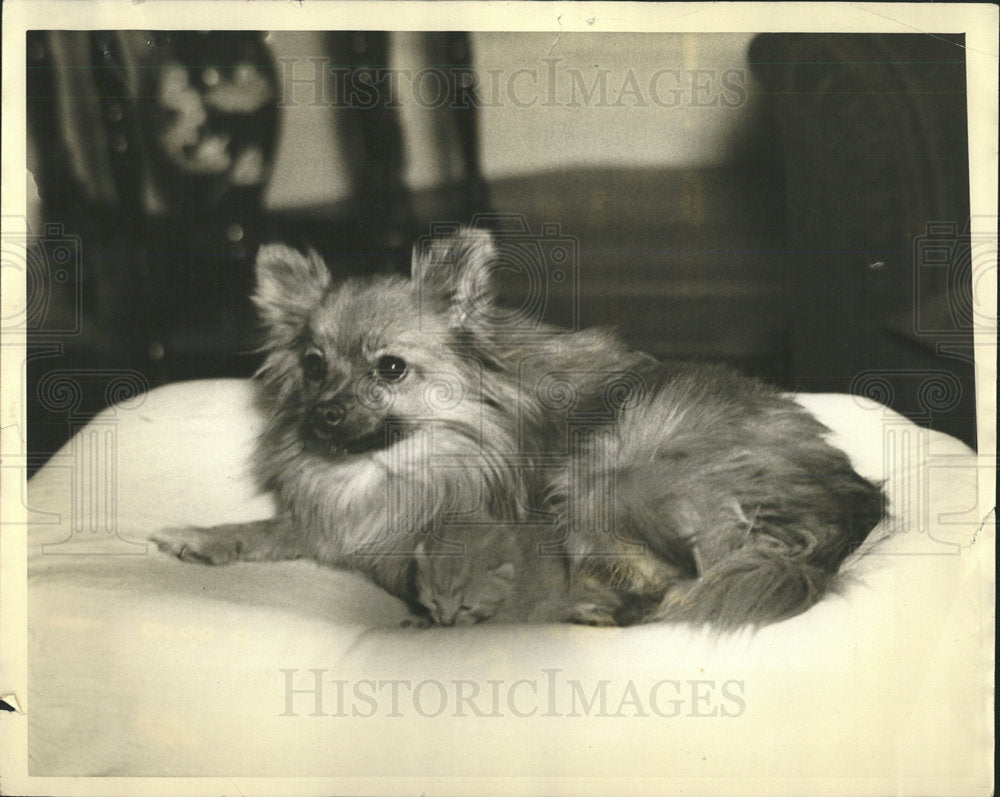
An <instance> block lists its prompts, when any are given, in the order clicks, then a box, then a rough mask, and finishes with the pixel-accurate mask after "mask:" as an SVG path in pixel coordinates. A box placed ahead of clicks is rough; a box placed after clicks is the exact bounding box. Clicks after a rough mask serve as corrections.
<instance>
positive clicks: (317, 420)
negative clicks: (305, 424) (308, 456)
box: [309, 399, 389, 454]
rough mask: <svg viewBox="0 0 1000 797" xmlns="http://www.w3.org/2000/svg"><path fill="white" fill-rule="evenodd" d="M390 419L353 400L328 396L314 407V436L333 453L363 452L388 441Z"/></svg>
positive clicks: (379, 446)
mask: <svg viewBox="0 0 1000 797" xmlns="http://www.w3.org/2000/svg"><path fill="white" fill-rule="evenodd" d="M387 420H388V419H386V418H384V417H382V416H380V415H376V414H374V413H371V412H369V411H368V410H366V409H364V408H363V407H359V406H358V405H357V404H356V403H354V402H351V401H349V400H348V401H344V400H342V399H329V400H327V401H323V402H320V403H319V404H317V405H316V406H315V407H313V409H312V410H311V412H310V414H309V423H310V426H311V427H312V436H313V437H314V438H315V439H316V441H317V442H318V443H319V444H320V447H321V448H322V449H323V450H324V451H326V452H327V453H330V454H344V453H346V454H363V453H366V452H368V451H373V450H376V449H381V448H385V447H386V446H387V445H388V444H389V441H388V433H387V427H386V422H387Z"/></svg>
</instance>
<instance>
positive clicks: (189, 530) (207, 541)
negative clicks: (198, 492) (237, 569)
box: [149, 526, 243, 565]
mask: <svg viewBox="0 0 1000 797" xmlns="http://www.w3.org/2000/svg"><path fill="white" fill-rule="evenodd" d="M236 528H238V527H236V526H216V527H215V528H208V529H205V528H197V527H194V526H187V527H183V528H171V529H161V530H160V531H157V532H156V533H155V534H152V535H151V536H150V538H149V539H150V541H151V542H154V543H156V545H157V547H158V548H159V549H160V550H161V551H163V552H164V553H169V554H172V555H174V556H176V557H177V558H178V559H181V560H182V561H185V562H196V563H198V564H202V565H225V564H229V563H230V562H234V561H236V560H237V559H239V558H240V554H241V553H242V552H243V541H242V540H241V539H240V538H239V536H238V535H236V534H234V533H227V531H228V532H232V531H234V530H235V529H236Z"/></svg>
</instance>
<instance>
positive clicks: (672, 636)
mask: <svg viewBox="0 0 1000 797" xmlns="http://www.w3.org/2000/svg"><path fill="white" fill-rule="evenodd" d="M799 400H800V401H801V403H802V404H803V405H804V406H806V407H807V408H808V409H809V410H811V411H812V412H813V413H815V415H816V416H817V417H819V419H820V420H821V421H823V422H824V423H826V424H827V425H828V426H829V427H830V428H831V430H832V440H833V442H834V443H835V444H837V445H839V446H841V447H842V448H843V449H844V450H845V451H847V452H848V453H849V454H850V456H851V458H852V460H853V461H854V463H855V466H856V468H857V469H858V470H859V472H861V473H862V474H863V475H865V476H867V477H869V478H872V479H885V480H886V482H887V491H888V494H889V497H890V500H891V511H892V515H893V517H892V519H891V520H890V521H888V522H887V523H886V524H883V528H880V529H879V530H878V531H877V532H876V533H877V534H881V533H883V532H886V533H889V535H890V536H889V539H888V540H887V541H886V542H885V543H883V544H882V545H881V546H879V547H877V548H875V549H874V550H873V552H871V553H870V554H869V555H866V556H855V557H852V559H850V560H849V561H848V563H847V566H846V567H845V578H844V579H843V580H842V584H841V589H840V591H839V592H838V593H836V594H831V595H829V596H828V597H826V598H825V599H824V600H822V601H821V602H820V603H819V604H818V605H817V606H816V607H814V608H813V609H812V610H810V611H808V612H806V613H805V614H803V615H800V616H799V617H796V618H793V619H791V620H789V621H786V622H783V623H780V624H777V625H774V626H770V627H767V628H764V629H762V630H760V631H759V632H757V633H756V634H755V635H752V636H751V635H748V634H744V635H741V636H737V637H730V638H722V639H716V638H713V637H712V636H711V635H708V634H706V633H702V632H694V631H692V630H691V629H689V628H687V627H684V626H666V625H650V626H641V627H632V628H625V629H595V628H586V627H577V626H568V625H567V626H490V625H483V626H477V627H473V628H467V629H428V630H418V629H408V628H401V627H400V622H401V621H402V620H403V619H404V618H405V617H406V610H405V608H404V606H403V605H402V603H400V602H399V601H397V600H395V599H394V598H392V597H390V596H389V595H388V594H386V593H384V592H383V591H381V590H380V589H379V588H377V587H375V586H374V585H372V584H370V583H368V582H367V581H366V580H365V579H364V578H362V577H360V576H358V575H356V574H352V573H348V572H341V571H336V570H333V569H327V568H320V567H319V566H317V565H315V564H313V563H310V562H278V563H264V564H260V563H258V564H248V563H240V564H235V565H229V566H224V567H203V566H198V565H191V564H184V563H182V562H180V561H178V560H176V559H174V558H172V557H170V556H167V555H165V554H162V553H160V552H159V551H158V550H157V549H156V547H155V546H154V545H151V544H147V543H145V542H144V540H145V538H146V537H147V536H148V535H149V534H150V533H152V532H154V531H155V530H156V529H158V528H161V527H163V526H175V525H184V524H196V525H211V524H215V523H220V522H226V521H241V520H249V519H254V518H260V517H265V516H267V515H268V514H270V513H271V512H272V510H273V506H272V503H271V500H270V498H269V497H268V496H266V495H261V494H259V493H258V492H257V491H256V490H255V487H254V485H253V482H252V479H251V478H250V476H249V473H248V471H247V458H248V453H249V451H250V448H251V445H252V441H253V438H254V435H255V433H256V432H257V430H258V429H259V427H260V424H261V419H260V418H258V417H257V415H256V414H255V412H254V410H253V408H252V402H251V394H250V386H249V384H248V383H246V382H242V381H235V380H226V381H206V382H191V383H184V384H177V385H171V386H167V387H164V388H160V389H157V390H154V391H152V392H151V393H149V394H148V395H146V396H143V397H140V398H139V399H135V400H133V401H131V402H130V403H129V404H127V405H122V406H119V407H116V408H112V409H110V410H108V411H106V412H104V413H103V414H102V415H101V416H99V417H98V418H97V419H95V420H94V421H93V422H92V423H91V424H90V425H89V426H88V427H87V428H86V429H84V430H83V431H82V432H81V433H80V434H79V435H78V436H77V437H76V438H75V439H74V440H73V441H71V442H70V443H69V444H68V445H67V447H66V448H65V449H64V450H63V451H62V452H60V454H58V455H57V456H56V457H55V458H54V459H53V460H52V461H51V462H49V463H48V464H47V465H46V466H45V467H44V468H43V469H42V470H41V471H40V472H39V473H38V474H36V476H35V477H34V478H33V479H32V480H31V482H30V484H29V494H28V502H27V503H28V506H29V507H30V510H31V517H32V519H33V521H34V523H33V525H32V526H31V529H32V531H31V536H30V539H29V549H30V552H29V594H28V599H29V604H28V605H29V626H28V627H29V656H30V676H29V694H28V704H27V706H26V707H25V708H26V709H27V712H28V719H29V749H28V752H29V757H30V765H31V772H32V774H34V775H220V776H221V775H229V776H234V775H244V776H251V775H261V776H267V775H298V776H330V777H335V778H339V779H340V780H337V781H334V785H332V786H330V790H332V791H337V792H339V793H343V792H345V791H372V790H374V788H375V787H374V786H373V785H372V782H371V781H367V780H363V778H365V777H367V776H376V775H377V776H380V777H382V778H386V777H388V778H393V777H397V778H404V779H405V778H415V779H416V780H399V781H388V783H390V784H391V783H396V784H397V788H396V789H395V790H396V791H407V792H409V791H420V790H422V789H427V788H435V790H437V791H442V790H452V789H457V790H458V791H459V792H462V791H463V790H464V791H465V792H466V793H468V792H470V791H481V790H482V789H480V788H478V787H477V786H476V785H475V784H476V783H478V782H477V781H448V782H447V783H444V782H439V781H435V780H434V778H435V777H436V776H444V775H447V776H453V777H459V776H461V777H469V778H474V777H484V776H489V777H511V778H514V779H515V780H512V781H508V782H507V787H508V788H507V789H506V790H516V789H518V788H524V787H530V788H531V790H535V791H545V792H551V793H557V792H563V791H565V788H566V786H565V783H566V782H565V781H562V780H546V778H553V779H558V778H564V777H573V778H585V779H586V780H584V781H582V782H581V783H580V784H578V785H579V788H573V789H571V791H572V792H573V793H580V792H582V791H589V790H596V791H600V790H601V789H602V788H603V787H602V786H601V784H604V783H607V782H606V781H601V780H594V778H600V777H618V776H626V777H631V778H639V779H644V778H653V779H659V778H670V779H672V780H671V786H670V788H671V789H672V790H677V791H680V790H681V789H684V788H687V789H688V792H685V793H690V792H699V793H701V792H717V793H728V792H729V791H730V789H731V788H733V787H734V784H741V788H743V789H745V788H747V784H748V783H751V785H752V786H753V788H754V789H756V790H758V791H759V792H760V793H778V792H783V793H799V794H802V793H811V792H812V791H814V790H817V789H818V790H820V791H828V792H830V793H856V792H872V793H888V792H900V793H902V792H905V791H924V792H929V793H935V794H949V793H971V792H974V791H977V790H982V789H986V790H987V791H988V785H987V784H989V783H990V782H991V781H990V775H989V771H990V768H989V758H988V757H987V756H988V754H989V752H990V747H989V744H988V740H989V739H990V733H991V725H992V723H991V722H990V712H989V710H988V707H989V704H990V701H991V700H992V693H991V691H990V683H991V681H990V678H989V674H990V673H991V672H992V651H993V615H992V594H993V593H992V590H993V583H994V582H993V561H994V553H993V547H994V535H993V529H992V525H986V526H981V523H982V517H980V516H979V515H980V514H981V511H982V510H981V509H980V506H981V505H982V504H983V503H984V502H988V503H992V501H991V499H990V495H991V491H992V485H990V484H978V483H977V477H978V473H977V458H976V456H975V455H974V454H973V452H971V451H970V450H969V449H968V448H967V447H966V446H964V445H963V444H962V443H960V442H958V441H956V440H954V439H952V438H950V437H947V436H945V435H942V434H939V433H936V432H930V431H927V430H923V429H919V428H918V427H917V426H915V425H914V424H912V423H910V422H909V421H906V420H905V419H903V418H901V417H900V416H899V415H897V414H895V413H893V412H891V411H889V410H887V409H885V408H884V407H881V406H880V405H877V404H874V403H872V402H867V401H864V400H861V399H856V398H854V397H850V396H842V395H802V396H799ZM314 671H315V672H314ZM317 677H318V678H319V679H320V681H319V683H320V686H321V691H320V692H319V693H317V692H316V691H315V689H314V684H315V683H316V682H315V681H314V679H315V678H317ZM338 682H339V683H338ZM602 683H603V686H602ZM289 686H291V687H292V688H293V689H298V690H302V691H299V692H294V691H293V692H289V691H288V687H289ZM310 690H311V691H310ZM338 690H343V695H344V698H345V699H344V703H343V705H342V706H338V702H339V701H338ZM393 690H396V697H397V702H396V704H395V705H394V702H393ZM476 690H478V693H476ZM602 691H603V694H604V697H605V700H606V702H605V705H604V706H603V711H602V705H601V696H602ZM473 693H476V695H475V697H471V698H470V699H469V700H466V701H463V700H462V697H463V696H464V697H468V696H469V695H472V694H473ZM317 694H318V696H319V699H320V703H321V713H322V716H311V714H312V713H313V712H314V708H315V699H316V696H317ZM591 700H592V704H591V705H589V706H588V705H587V703H588V702H589V701H591ZM289 701H290V702H289ZM289 706H290V708H291V712H290V713H291V714H292V715H293V716H288V715H286V714H288V713H289V712H287V711H286V709H287V708H289ZM473 707H475V708H473ZM340 709H343V711H341V710H340ZM439 709H440V711H439ZM476 710H478V711H479V712H480V713H482V714H485V715H487V716H476V713H475V712H476ZM339 714H344V715H345V716H340V715H339ZM368 714H372V716H366V715H368ZM519 714H531V716H518V715H519ZM435 715H436V716H435ZM750 777H752V779H753V780H752V781H748V780H747V779H748V778H750ZM788 778H802V779H805V780H802V781H798V785H794V784H795V783H796V781H788V780H787V779H788ZM815 778H832V779H833V780H832V781H816V780H815ZM518 779H520V780H518ZM524 779H527V780H524ZM379 783H380V784H385V783H386V781H379ZM456 783H465V784H466V787H465V788H464V789H463V788H462V787H460V786H455V784H456ZM655 783H657V781H643V780H640V781H637V782H636V783H635V784H634V787H630V788H629V791H639V790H642V788H648V789H652V790H653V791H662V788H663V786H662V784H660V786H659V788H657V787H655V786H654V785H650V784H655ZM820 783H822V784H823V787H822V788H819V786H818V785H817V784H820ZM435 784H436V787H435ZM449 784H450V786H449ZM643 784H645V786H643ZM803 784H804V785H803ZM607 788H608V790H610V791H620V787H612V786H608V787H607ZM390 790H392V789H390ZM503 790H504V789H501V791H503ZM302 793H305V791H303V792H302Z"/></svg>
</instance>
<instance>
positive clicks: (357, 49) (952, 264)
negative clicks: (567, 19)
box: [26, 31, 975, 470]
mask: <svg viewBox="0 0 1000 797" xmlns="http://www.w3.org/2000/svg"><path fill="white" fill-rule="evenodd" d="M543 39H544V41H543ZM956 44H957V42H956V41H955V40H954V39H953V38H949V37H941V36H922V35H912V36H911V35H893V36H868V35H843V36H841V35H838V36H827V35H813V34H809V35H797V34H795V35H793V34H782V35H764V36H759V37H757V38H755V39H753V40H752V41H751V37H749V36H743V37H738V36H729V37H726V36H694V35H687V34H685V35H681V34H677V35H670V36H666V35H661V34H655V35H654V34H621V35H605V34H597V35H592V34H574V35H571V36H570V35H568V36H565V37H560V41H559V47H558V49H553V45H552V42H551V41H550V37H547V36H541V35H537V34H489V33H477V34H467V33H461V32H455V33H424V34H398V33H392V34H390V33H385V32H378V31H367V32H366V31H345V32H332V33H326V34H319V33H295V32H281V33H273V34H259V33H253V32H169V31H159V32H142V31H125V32H107V31H101V32H85V31H68V32H67V31H59V32H52V31H49V32H45V31H33V32H31V33H29V40H28V58H29V63H28V110H29V114H28V134H29V150H30V153H31V155H30V156H29V160H30V162H29V169H30V170H31V172H32V176H33V177H34V180H35V184H36V185H37V188H38V192H39V197H40V218H39V219H38V220H37V221H38V223H37V224H36V232H37V235H36V240H35V246H34V247H33V248H32V250H31V251H30V253H29V258H28V281H29V299H31V297H32V296H35V297H36V298H40V299H44V301H36V302H31V301H29V305H30V306H29V311H31V312H29V319H28V325H29V336H28V358H27V369H26V380H27V386H26V389H27V397H28V452H29V470H33V469H35V468H37V467H38V466H39V465H40V464H42V463H43V462H44V461H45V460H46V459H47V458H48V457H49V456H50V455H51V454H52V453H53V452H54V451H55V450H57V449H58V447H59V446H60V445H61V444H62V443H63V442H64V441H65V440H66V439H68V437H69V436H70V435H71V434H72V433H73V432H74V431H75V430H76V429H77V428H79V427H80V426H81V425H82V424H83V423H85V422H86V421H87V420H88V419H90V418H91V417H93V414H94V413H96V412H97V411H99V410H100V409H101V408H102V407H104V406H105V405H106V404H107V403H109V401H112V400H114V399H115V398H116V397H117V398H122V397H124V394H123V393H122V390H125V392H126V393H127V392H129V391H136V390H144V389H146V388H148V387H150V386H154V385H158V384H164V383H167V382H172V381H178V380H183V379H191V378H198V377H205V376H249V375H250V374H252V372H253V370H254V368H255V366H256V364H257V358H256V355H255V354H254V353H253V352H254V349H255V346H256V344H257V340H256V333H255V326H254V319H253V313H252V309H251V306H250V303H249V300H248V296H249V293H250V290H251V287H252V257H253V254H254V251H255V249H256V246H257V245H258V243H259V242H261V241H264V240H275V239H277V240H285V241H287V242H289V243H292V244H296V245H300V246H305V245H311V246H313V247H315V248H316V249H318V250H319V251H320V252H321V253H323V254H324V256H325V257H326V258H327V260H328V262H329V264H330V266H331V269H332V270H333V271H334V272H335V273H336V274H338V275H344V274H351V273H361V274H370V273H385V272H400V273H405V272H406V270H407V269H408V263H409V247H410V244H411V242H412V241H413V240H414V239H415V238H417V237H419V236H420V235H424V234H427V233H428V232H429V231H431V230H432V227H433V225H434V224H440V223H442V222H446V223H447V224H448V225H454V224H458V223H469V222H470V221H475V222H476V223H479V224H483V225H486V226H491V227H493V228H494V229H496V230H497V231H498V235H499V236H500V237H501V238H503V239H504V240H508V241H514V242H515V243H517V242H519V241H520V242H522V243H523V241H524V240H526V239H530V243H531V245H532V246H531V247H528V249H530V250H531V252H536V253H537V257H539V258H542V259H543V260H544V259H545V258H548V257H549V256H550V255H554V254H557V253H562V254H563V255H568V256H569V257H570V260H569V261H568V264H569V266H570V267H571V268H569V269H568V270H567V269H565V268H562V267H559V268H556V267H555V265H554V264H553V263H550V262H549V261H547V260H546V261H545V264H544V265H545V267H546V268H549V267H550V266H551V267H552V269H553V270H551V272H550V273H551V274H552V275H556V274H562V275H564V276H568V277H569V279H563V280H562V281H557V280H555V279H552V280H549V281H548V282H547V283H546V284H545V286H544V288H545V291H544V302H542V303H541V304H540V305H539V308H538V311H539V313H540V317H544V319H545V320H548V321H552V322H555V323H559V324H563V325H568V326H591V325H611V326H616V327H617V328H618V330H619V332H620V333H621V334H622V335H623V336H624V337H625V338H626V339H627V340H628V341H629V342H630V343H631V344H633V345H635V346H637V347H641V348H643V349H646V350H648V351H650V352H651V353H653V354H655V355H657V356H660V357H664V358H692V357H693V358H711V359H723V360H727V361H729V362H732V363H733V364H735V365H737V366H739V367H741V368H743V369H745V370H748V371H750V372H753V373H756V374H758V375H761V376H763V377H765V378H768V379H771V380H773V381H776V382H778V383H779V384H782V385H784V386H786V387H789V388H795V389H799V390H823V391H854V392H858V393H862V394H864V395H868V396H871V397H873V398H878V399H880V400H882V401H884V402H885V403H888V404H890V405H892V406H893V407H895V408H897V409H899V410H900V411H901V412H903V413H904V414H906V415H908V416H909V417H911V418H913V419H914V420H917V421H918V422H920V423H922V424H924V425H930V426H933V427H934V428H938V429H942V430H944V431H947V432H949V433H951V434H955V435H957V436H959V437H960V438H962V439H963V440H965V441H966V442H969V443H972V444H974V443H975V419H974V406H975V405H974V391H973V385H972V373H973V370H972V348H971V336H972V325H973V323H974V315H975V313H974V309H975V308H974V304H973V301H972V295H971V273H970V271H971V269H970V264H971V260H972V254H971V253H972V251H973V250H972V243H973V242H970V239H969V237H968V234H967V225H968V218H969V208H968V183H967V180H968V163H967V161H968V158H967V149H966V122H965V82H964V58H963V53H962V50H961V48H960V47H958V46H956ZM546 53H548V55H546ZM598 61H600V63H596V62H598ZM525 65H527V66H525ZM681 65H683V69H681V68H679V67H680V66H681ZM528 67H530V69H528ZM675 67H678V68H675ZM519 69H520V70H525V69H528V72H529V73H530V72H531V70H534V72H533V74H534V76H535V78H536V84H535V85H534V86H533V87H532V84H531V83H530V82H527V83H526V82H524V81H521V82H519V83H518V82H514V80H513V79H514V77H515V76H516V73H517V71H518V70H519ZM407 70H408V71H407ZM407 74H409V75H410V76H411V78H412V81H411V82H410V83H409V84H405V85H404V84H403V83H402V82H401V80H402V77H401V76H403V77H405V76H406V75H407ZM629 74H631V75H633V77H635V76H638V77H636V78H635V82H634V84H629V83H628V82H627V80H624V78H626V77H627V76H628V75H629ZM657 75H659V77H658V78H656V79H657V80H658V81H659V82H658V83H654V76H657ZM521 77H523V75H521ZM425 78H426V79H425ZM431 78H435V79H436V80H437V82H436V83H435V82H434V80H431ZM547 80H554V81H556V82H554V83H547V82H546V81H547ZM629 85H635V86H638V87H640V89H639V91H640V92H641V93H640V94H636V93H635V90H633V89H628V88H627V87H628V86H629ZM532 88H533V90H534V92H535V93H534V94H533V95H532V94H529V95H525V94H524V93H523V92H524V91H525V90H526V89H527V90H532ZM653 89H658V90H659V91H660V94H655V95H654V92H653ZM666 89H670V91H667V90H666ZM629 91H633V94H632V95H629V94H628V92H629ZM518 92H521V94H518ZM404 94H407V96H402V95H404ZM414 98H416V100H415V99H414ZM525 98H526V101H522V100H525ZM654 99H655V100H657V102H653V100H654ZM515 249H516V247H515ZM528 249H525V248H524V247H522V249H521V250H519V251H521V252H522V253H523V252H526V251H528ZM67 252H68V253H70V254H69V255H67V254H66V253H67ZM529 255H530V253H529ZM526 256H528V255H526ZM530 256H532V257H534V256H536V255H530ZM60 257H62V258H63V260H60V259H59V258H60ZM67 257H68V260H66V258H67ZM64 261H65V262H64ZM67 264H68V267H67ZM514 265H515V266H517V265H518V264H517V263H514ZM556 265H557V264H556ZM528 270H529V271H530V269H528ZM507 271H508V272H509V274H510V275H511V277H512V279H511V280H510V281H509V282H508V283H506V284H505V292H506V294H507V298H508V299H509V300H510V301H511V302H513V303H515V304H518V303H523V302H524V301H525V291H526V290H529V289H531V288H532V286H531V285H526V283H525V282H524V280H523V276H524V271H525V270H524V269H521V270H520V272H519V270H518V268H512V269H508V270H507ZM547 273H549V272H547ZM32 313H33V314H32ZM122 385H125V387H122ZM70 386H71V387H70Z"/></svg>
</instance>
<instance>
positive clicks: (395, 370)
mask: <svg viewBox="0 0 1000 797" xmlns="http://www.w3.org/2000/svg"><path fill="white" fill-rule="evenodd" d="M375 373H376V374H377V375H378V378H379V379H385V380H386V381H387V382H394V381H395V380H397V379H401V378H402V377H403V374H405V373H406V362H405V361H404V360H401V359H400V358H399V357H393V356H391V355H388V354H387V355H386V356H385V357H380V358H379V361H378V363H377V364H376V366H375Z"/></svg>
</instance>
